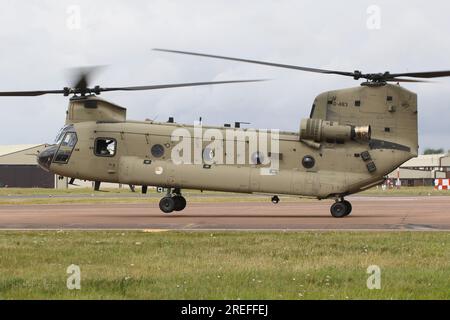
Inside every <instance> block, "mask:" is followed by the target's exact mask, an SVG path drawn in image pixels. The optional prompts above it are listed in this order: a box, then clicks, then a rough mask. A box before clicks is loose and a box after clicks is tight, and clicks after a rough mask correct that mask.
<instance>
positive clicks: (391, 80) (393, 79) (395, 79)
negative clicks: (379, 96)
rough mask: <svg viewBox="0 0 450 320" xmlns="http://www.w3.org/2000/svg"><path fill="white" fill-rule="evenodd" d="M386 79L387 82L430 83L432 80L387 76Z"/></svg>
mask: <svg viewBox="0 0 450 320" xmlns="http://www.w3.org/2000/svg"><path fill="white" fill-rule="evenodd" d="M386 81H389V82H420V83H431V82H432V81H424V80H415V79H401V78H389V79H387V80H386Z"/></svg>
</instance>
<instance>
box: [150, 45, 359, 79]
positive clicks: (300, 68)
mask: <svg viewBox="0 0 450 320" xmlns="http://www.w3.org/2000/svg"><path fill="white" fill-rule="evenodd" d="M153 50H155V51H161V52H169V53H178V54H187V55H191V56H199V57H206V58H215V59H222V60H231V61H240V62H247V63H254V64H261V65H265V66H271V67H278V68H286V69H294V70H301V71H307V72H315V73H326V74H338V75H341V76H348V77H353V76H354V75H355V74H354V73H353V72H344V71H335V70H325V69H317V68H309V67H300V66H294V65H288V64H280V63H272V62H265V61H257V60H249V59H239V58H231V57H224V56H217V55H212V54H204V53H197V52H188V51H178V50H168V49H153Z"/></svg>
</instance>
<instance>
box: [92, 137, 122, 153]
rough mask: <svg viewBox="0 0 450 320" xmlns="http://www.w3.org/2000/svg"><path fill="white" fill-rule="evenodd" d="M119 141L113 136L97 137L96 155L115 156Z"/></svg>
mask: <svg viewBox="0 0 450 320" xmlns="http://www.w3.org/2000/svg"><path fill="white" fill-rule="evenodd" d="M116 149H117V141H116V139H113V138H97V139H96V140H95V147H94V151H95V155H96V156H98V157H114V156H115V155H116Z"/></svg>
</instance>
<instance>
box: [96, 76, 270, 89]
mask: <svg viewBox="0 0 450 320" xmlns="http://www.w3.org/2000/svg"><path fill="white" fill-rule="evenodd" d="M260 81H267V79H256V80H231V81H210V82H191V83H174V84H160V85H152V86H137V87H116V88H100V91H101V92H107V91H140V90H156V89H168V88H180V87H195V86H207V85H214V84H227V83H245V82H260Z"/></svg>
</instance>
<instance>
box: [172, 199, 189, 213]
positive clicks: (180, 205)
mask: <svg viewBox="0 0 450 320" xmlns="http://www.w3.org/2000/svg"><path fill="white" fill-rule="evenodd" d="M172 199H173V200H174V201H175V209H174V210H175V211H181V210H183V209H184V208H186V199H185V198H184V197H183V196H174V197H172Z"/></svg>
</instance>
